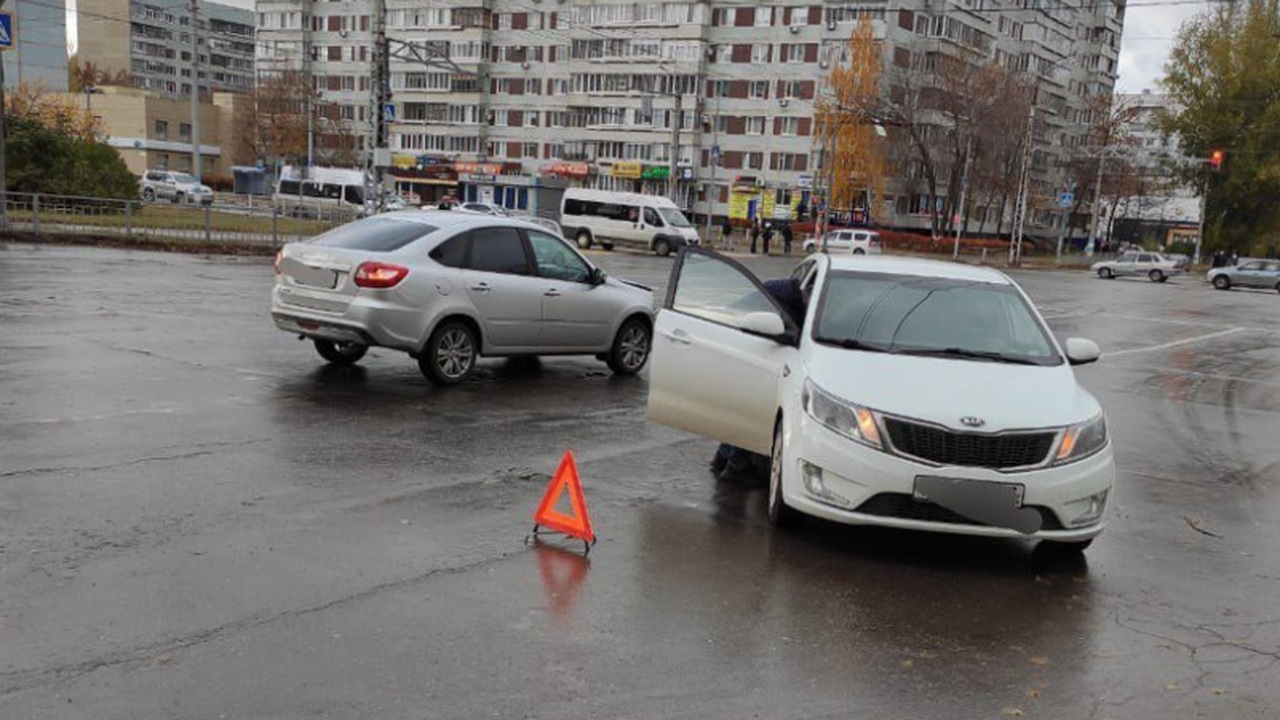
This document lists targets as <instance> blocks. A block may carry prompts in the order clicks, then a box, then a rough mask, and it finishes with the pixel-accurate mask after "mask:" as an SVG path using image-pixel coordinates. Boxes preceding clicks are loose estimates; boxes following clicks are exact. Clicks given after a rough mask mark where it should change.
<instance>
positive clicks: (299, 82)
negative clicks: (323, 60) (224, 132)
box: [234, 70, 323, 164]
mask: <svg viewBox="0 0 1280 720" xmlns="http://www.w3.org/2000/svg"><path fill="white" fill-rule="evenodd" d="M309 112H310V113H312V120H313V121H314V120H315V117H316V116H317V115H319V114H322V113H323V109H322V107H321V103H320V101H319V94H318V93H317V92H316V90H315V88H314V87H313V85H312V81H311V79H310V78H308V77H307V75H306V74H304V73H302V72H299V71H295V70H286V71H284V72H282V73H279V74H277V75H270V76H266V77H262V78H259V79H258V83H257V85H256V86H255V87H254V89H253V91H252V92H250V93H249V96H248V102H246V103H244V105H243V106H242V109H241V110H240V111H239V112H237V113H236V117H235V118H234V125H235V127H236V141H237V142H238V143H240V144H241V148H240V149H241V150H243V151H247V152H248V153H249V154H250V155H252V156H253V157H255V158H258V159H261V160H263V161H265V162H267V163H268V164H275V163H279V164H302V163H304V162H305V161H306V158H307V136H308V113H309Z"/></svg>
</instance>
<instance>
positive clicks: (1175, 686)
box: [1164, 682, 1182, 690]
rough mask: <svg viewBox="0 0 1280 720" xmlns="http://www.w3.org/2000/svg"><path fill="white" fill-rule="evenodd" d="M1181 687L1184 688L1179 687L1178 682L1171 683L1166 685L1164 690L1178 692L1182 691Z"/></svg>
mask: <svg viewBox="0 0 1280 720" xmlns="http://www.w3.org/2000/svg"><path fill="white" fill-rule="evenodd" d="M1181 687H1182V686H1181V685H1179V684H1178V683H1176V682H1175V683H1169V684H1168V685H1165V686H1164V689H1165V690H1178V689H1180V688H1181Z"/></svg>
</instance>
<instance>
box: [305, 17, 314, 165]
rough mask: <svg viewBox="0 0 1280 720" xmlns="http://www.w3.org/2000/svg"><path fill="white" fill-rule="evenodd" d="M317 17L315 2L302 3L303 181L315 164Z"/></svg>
mask: <svg viewBox="0 0 1280 720" xmlns="http://www.w3.org/2000/svg"><path fill="white" fill-rule="evenodd" d="M314 15H315V0H303V2H302V75H303V78H304V79H305V81H306V83H307V86H306V95H305V96H304V100H303V111H304V112H306V113H307V162H306V165H304V166H303V168H302V179H303V180H310V179H311V166H312V165H313V164H315V160H314V158H315V151H316V146H315V143H316V129H315V114H316V107H315V98H314V96H315V92H316V80H315V63H314V62H313V61H312V59H311V33H312V32H313V31H312V26H311V24H312V23H313V22H314V20H312V19H311V18H312V17H313V16H314Z"/></svg>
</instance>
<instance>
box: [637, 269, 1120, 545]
mask: <svg viewBox="0 0 1280 720" xmlns="http://www.w3.org/2000/svg"><path fill="white" fill-rule="evenodd" d="M792 278H794V279H795V280H796V281H797V282H798V284H799V287H800V289H801V291H802V294H803V295H804V297H805V298H807V308H806V310H805V313H804V317H803V318H802V319H793V318H792V317H791V316H789V315H788V313H787V311H786V309H784V307H783V305H782V304H780V303H779V302H777V301H775V299H774V298H773V297H771V296H770V294H769V293H767V292H766V290H765V288H764V286H763V285H762V284H761V283H760V281H759V280H758V279H757V278H755V277H754V276H753V275H751V273H750V272H749V271H747V270H746V269H745V268H743V267H742V266H741V265H739V264H738V263H736V262H734V261H732V260H730V259H728V258H726V257H723V256H721V255H718V254H715V253H713V252H709V251H706V250H700V249H695V248H690V249H687V250H685V251H683V252H682V254H681V255H680V257H679V258H678V259H677V261H676V263H675V266H674V267H673V269H672V275H671V283H670V288H669V290H668V295H667V299H666V302H665V305H664V307H663V308H662V309H661V311H660V312H659V314H658V318H657V322H656V327H655V338H654V347H653V352H652V358H651V365H650V369H651V378H650V390H649V408H648V409H649V415H650V418H651V419H653V420H655V421H657V422H660V423H663V424H666V425H670V426H673V427H677V428H681V429H684V430H688V431H690V432H694V433H697V434H700V435H703V436H706V437H708V438H711V439H714V440H718V441H720V442H725V443H729V444H731V445H735V446H738V447H740V448H744V449H746V450H749V451H752V452H755V453H759V454H761V455H767V456H770V458H771V472H770V483H769V495H768V517H769V520H770V521H771V522H773V523H775V524H783V523H785V522H788V521H790V520H793V519H795V518H796V516H797V515H798V514H799V513H805V514H809V515H815V516H818V517H823V518H827V519H829V520H834V521H837V522H844V523H850V524H868V525H882V526H890V527H897V528H907V529H916V530H927V531H935V532H948V533H960V534H967V535H982V536H990V537H1026V538H1034V539H1039V540H1043V541H1047V542H1050V543H1053V544H1054V545H1055V546H1057V547H1058V548H1059V549H1067V550H1073V551H1079V550H1083V549H1084V548H1085V547H1087V546H1088V545H1089V543H1090V542H1091V541H1092V539H1093V538H1094V537H1095V536H1097V535H1098V534H1099V533H1101V532H1102V529H1103V525H1104V520H1103V517H1104V511H1105V509H1106V505H1107V500H1108V497H1109V495H1110V492H1111V488H1112V484H1113V482H1114V478H1115V464H1114V460H1113V458H1112V449H1111V443H1110V439H1109V437H1108V434H1107V428H1106V420H1105V418H1104V416H1103V412H1102V408H1101V407H1100V406H1099V404H1098V402H1097V401H1096V400H1095V399H1094V398H1093V397H1092V396H1091V395H1090V394H1089V393H1088V392H1086V391H1085V390H1084V389H1082V388H1081V387H1080V386H1079V385H1078V384H1077V383H1076V379H1075V375H1074V373H1073V371H1072V366H1073V365H1080V364H1084V363H1090V362H1094V361H1095V360H1097V359H1098V357H1099V355H1100V350H1099V348H1098V346H1097V345H1096V344H1094V343H1092V342H1090V341H1088V340H1082V339H1071V340H1068V341H1067V342H1066V346H1065V348H1063V347H1061V346H1059V344H1058V342H1057V341H1056V340H1055V339H1054V337H1053V335H1052V334H1051V333H1050V331H1049V329H1048V328H1047V326H1046V325H1045V323H1044V320H1043V318H1041V316H1040V314H1039V313H1038V312H1037V311H1036V309H1035V307H1034V306H1033V305H1032V303H1031V301H1030V300H1029V299H1028V297H1027V296H1026V294H1025V293H1023V291H1022V290H1021V289H1020V288H1019V287H1018V286H1017V285H1016V284H1014V282H1013V281H1012V280H1011V279H1009V278H1008V277H1007V276H1005V275H1004V274H1002V273H1000V272H998V271H995V270H991V269H987V268H979V267H971V266H965V265H956V264H950V263H940V262H933V261H927V260H917V259H909V258H886V257H863V258H853V257H851V256H847V255H846V256H835V257H832V256H828V255H815V256H812V257H809V258H807V259H806V260H804V261H803V262H802V263H801V264H800V266H799V267H798V268H797V269H796V270H795V272H794V273H793V275H792Z"/></svg>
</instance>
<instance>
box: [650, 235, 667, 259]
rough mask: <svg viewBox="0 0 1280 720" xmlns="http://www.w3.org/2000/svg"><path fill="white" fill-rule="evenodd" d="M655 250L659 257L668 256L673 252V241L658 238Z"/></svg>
mask: <svg viewBox="0 0 1280 720" xmlns="http://www.w3.org/2000/svg"><path fill="white" fill-rule="evenodd" d="M653 251H654V252H655V253H657V254H658V257H666V256H668V255H670V254H671V243H669V242H667V239H666V238H658V239H657V241H655V242H654V243H653Z"/></svg>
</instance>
